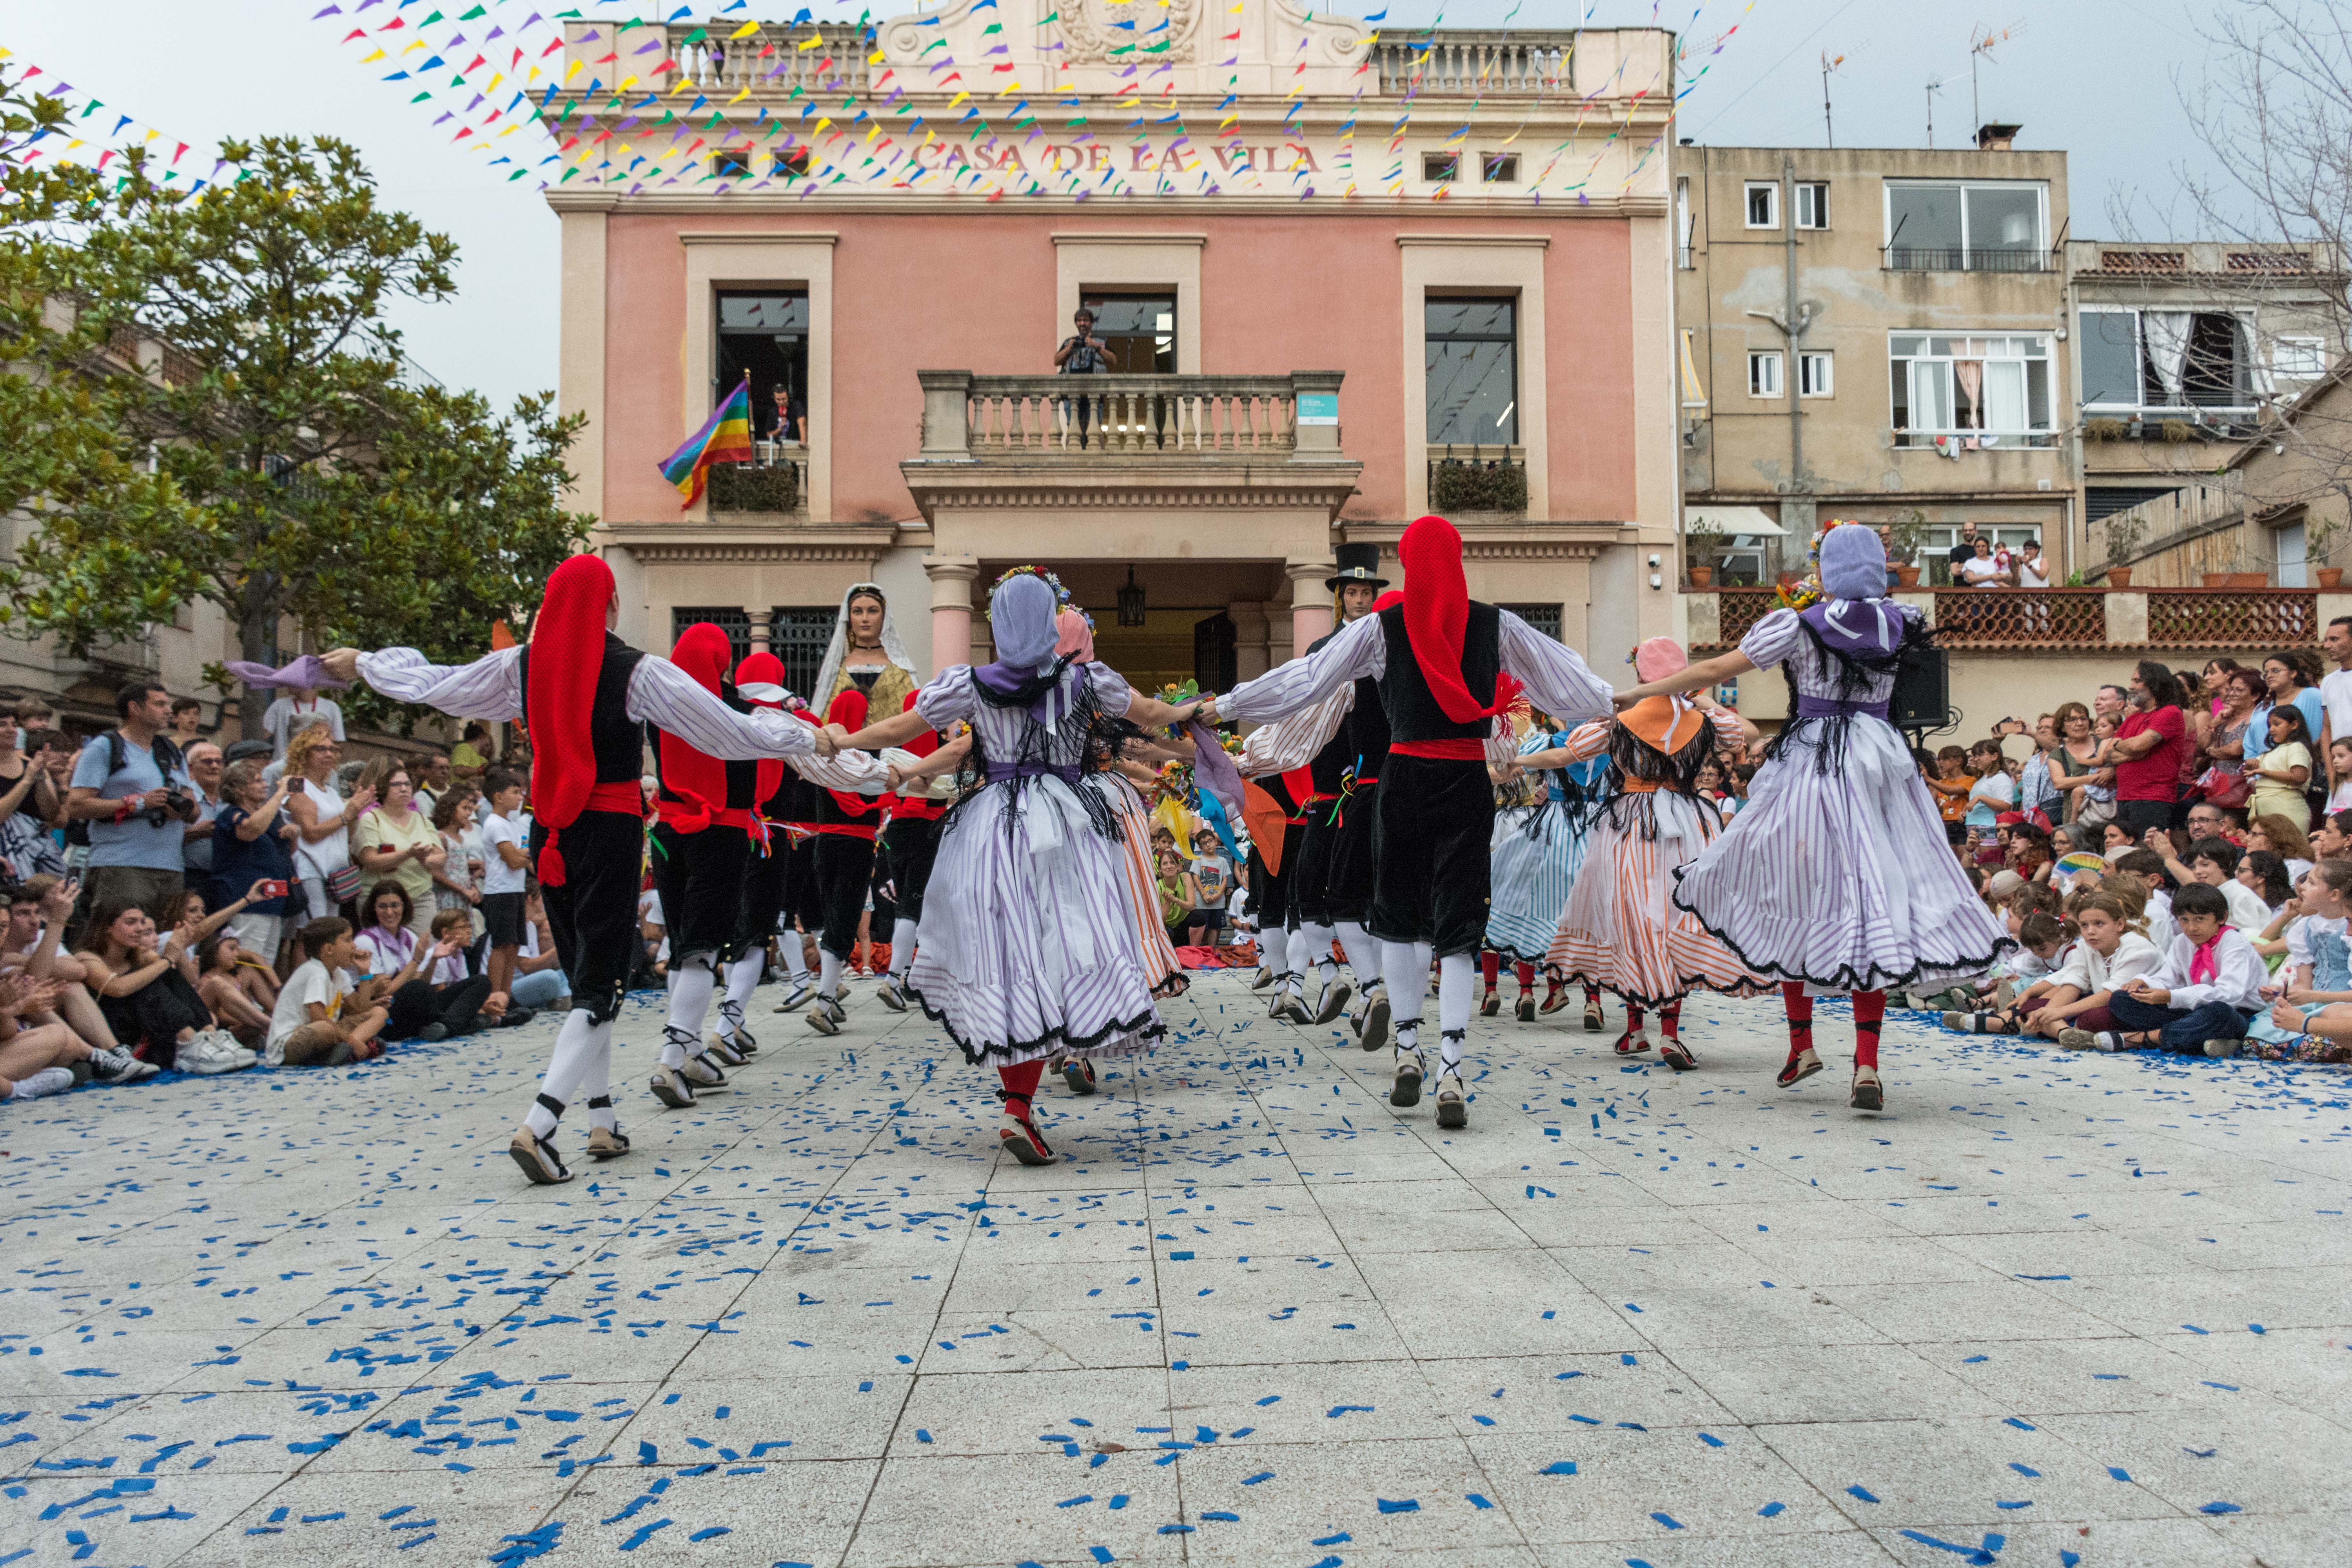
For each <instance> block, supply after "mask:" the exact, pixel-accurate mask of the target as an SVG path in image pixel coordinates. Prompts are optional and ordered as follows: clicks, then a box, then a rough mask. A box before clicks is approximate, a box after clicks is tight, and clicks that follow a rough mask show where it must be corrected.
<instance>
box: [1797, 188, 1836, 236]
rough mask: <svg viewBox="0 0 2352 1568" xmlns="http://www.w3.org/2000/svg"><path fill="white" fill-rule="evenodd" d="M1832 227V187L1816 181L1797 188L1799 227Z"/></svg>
mask: <svg viewBox="0 0 2352 1568" xmlns="http://www.w3.org/2000/svg"><path fill="white" fill-rule="evenodd" d="M1797 226H1798V227H1799V228H1827V227H1829V226H1830V187H1829V185H1828V184H1827V182H1825V181H1818V180H1817V181H1814V182H1813V183H1811V184H1802V185H1799V186H1798V187H1797Z"/></svg>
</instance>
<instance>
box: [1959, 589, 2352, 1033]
mask: <svg viewBox="0 0 2352 1568" xmlns="http://www.w3.org/2000/svg"><path fill="white" fill-rule="evenodd" d="M1919 761H1920V767H1921V771H1922V773H1923V774H1924V775H1925V776H1926V778H1927V786H1928V788H1929V789H1930V790H1931V791H1932V792H1934V794H1935V796H1936V798H1937V801H1938V803H1939V805H1940V807H1941V810H1942V814H1943V817H1944V822H1945V827H1946V832H1947V833H1948V836H1949V837H1950V840H1951V843H1952V846H1953V849H1954V852H1955V853H1956V854H1958V855H1959V856H1960V857H1961V858H1962V860H1963V862H1964V863H1965V864H1966V865H1967V866H1968V867H1969V869H1970V872H1971V874H1972V875H1973V876H1974V877H1975V878H1976V879H1977V881H1978V884H1979V888H1980V889H1982V891H1983V894H1984V896H1985V898H1986V900H1988V902H1990V903H1991V904H1992V905H1993V906H1994V907H1995V908H1996V909H1997V910H2000V912H2002V913H2003V914H2004V915H2005V916H2006V917H2007V919H2008V921H2009V924H2010V931H2011V935H2013V936H2015V937H2017V938H2018V939H2019V942H2020V943H2021V950H2020V952H2018V953H2017V954H2016V955H2015V956H2014V957H2013V958H2012V959H2011V961H2009V962H2008V963H2006V964H2004V966H2003V967H2002V969H2001V970H2000V972H1998V973H1996V974H1995V975H1994V976H1992V977H1991V978H1990V980H1989V981H1988V983H1987V985H1986V987H1985V988H1984V989H1983V990H1982V991H1980V992H1979V993H1977V994H1973V995H1968V994H1963V995H1957V996H1954V997H1952V998H1950V1000H1951V1001H1952V1002H1953V1004H1954V1009H1953V1011H1951V1012H1949V1013H1948V1014H1947V1016H1946V1021H1947V1022H1948V1023H1949V1024H1952V1025H1953V1026H1956V1027H1962V1028H1969V1029H1983V1028H1990V1029H1993V1030H1994V1031H1996V1032H2007V1033H2034V1032H2039V1033H2042V1034H2044V1035H2047V1036H2049V1037H2053V1038H2057V1039H2060V1040H2061V1041H2063V1043H2064V1044H2066V1045H2068V1046H2072V1047H2078V1048H2098V1049H2108V1050H2113V1049H2120V1048H2132V1047H2150V1046H2157V1047H2169V1048H2174V1049H2180V1050H2189V1051H2201V1052H2204V1053H2206V1054H2208V1055H2211V1056H2231V1055H2236V1054H2239V1053H2240V1052H2241V1051H2242V1050H2243V1051H2249V1052H2252V1053H2254V1054H2257V1055H2264V1056H2273V1057H2283V1058H2291V1059H2297V1060H2318V1061H2346V1060H2352V968H2347V959H2346V939H2345V931H2344V921H2343V913H2344V910H2343V896H2344V894H2345V893H2347V891H2352V617H2347V618H2339V619H2337V620H2336V621H2334V622H2332V623H2330V624H2329V626H2327V627H2326V630H2325V632H2324V634H2323V636H2322V637H2321V641H2320V646H2319V647H2317V648H2316V649H2314V648H2309V647H2291V648H2281V649H2279V650H2277V651H2275V652H2273V653H2271V654H2268V655H2266V656H2265V657H2263V658H2261V659H2260V660H2258V661H2256V662H2254V663H2252V664H2249V665H2241V664H2240V663H2239V662H2238V661H2236V660H2235V659H2231V658H2213V659H2210V660H2208V661H2207V662H2206V663H2205V664H2204V665H2203V666H2202V667H2201V668H2198V669H2195V670H2186V669H2182V670H2176V669H2172V668H2168V667H2167V666H2165V665H2164V664H2162V663H2160V662H2158V661H2156V660H2153V659H2148V660H2143V661H2141V662H2140V663H2139V664H2138V665H2137V667H2135V668H2133V670H2132V671H2131V673H2130V676H2129V678H2128V679H2126V681H2125V682H2124V683H2122V684H2119V685H2105V686H2101V687H2100V688H2098V689H2097V690H2096V691H2095V692H2094V693H2092V694H2091V700H2090V702H2089V704H2088V705H2087V706H2085V705H2084V704H2083V703H2081V702H2063V703H2061V704H2059V706H2058V707H2057V708H2055V709H2054V710H2052V711H2050V712H2047V713H2043V714H2040V715H2038V716H2037V717H2036V719H2035V720H2034V721H2033V722H2032V725H2031V727H2029V726H2028V725H2027V724H2026V723H2025V722H2024V721H2021V720H2019V719H2005V720H2003V721H2000V723H1999V724H1997V725H1995V726H1994V727H1993V732H1992V733H1991V734H1990V735H1988V736H1986V737H1984V738H1982V739H1980V740H1978V741H1976V742H1972V743H1969V744H1966V745H1960V744H1954V745H1947V746H1944V747H1942V748H1940V749H1939V750H1938V751H1937V752H1935V753H1934V754H1933V755H1928V754H1926V753H1924V752H1923V753H1922V754H1921V756H1920V759H1919ZM2100 898H2104V899H2105V900H2108V901H2109V902H2110V903H2112V904H2114V905H2116V906H2117V907H2116V908H2108V907H2107V906H2106V905H2105V904H2099V903H2096V902H2095V900H2097V899H2100ZM2086 912H2088V913H2089V914H2090V917H2091V918H2090V919H2089V920H2088V921H2085V919H2084V915H2085V913H2086ZM2110 928H2113V929H2110ZM2143 945H2144V947H2145V951H2142V947H2143ZM2118 955H2120V956H2118ZM2062 976H2063V978H2062ZM2094 981H2096V982H2097V984H2092V983H2093V982H2094ZM2053 998H2055V1000H2053Z"/></svg>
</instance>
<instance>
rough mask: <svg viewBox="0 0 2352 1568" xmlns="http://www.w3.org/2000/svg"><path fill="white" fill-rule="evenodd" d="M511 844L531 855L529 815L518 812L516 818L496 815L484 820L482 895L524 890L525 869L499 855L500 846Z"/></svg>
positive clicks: (491, 814)
mask: <svg viewBox="0 0 2352 1568" xmlns="http://www.w3.org/2000/svg"><path fill="white" fill-rule="evenodd" d="M501 844H511V845H513V846H514V847H516V848H517V849H520V850H521V851H522V852H523V853H524V854H526V855H528V854H529V853H530V813H529V812H527V811H518V812H516V813H515V814H514V816H510V817H509V816H499V814H498V813H497V812H495V811H494V812H492V813H490V815H489V816H486V817H484V818H483V819H482V893H483V896H484V897H486V898H487V897H488V895H490V894H492V893H520V892H521V891H522V885H523V878H524V874H525V873H524V869H523V868H520V867H517V866H509V865H508V864H507V860H506V857H505V856H503V855H501V854H499V845H501Z"/></svg>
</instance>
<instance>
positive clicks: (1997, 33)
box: [1929, 22, 2025, 146]
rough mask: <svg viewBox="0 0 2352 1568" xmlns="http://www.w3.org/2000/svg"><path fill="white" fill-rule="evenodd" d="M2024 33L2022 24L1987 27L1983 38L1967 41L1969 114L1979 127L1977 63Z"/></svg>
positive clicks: (1982, 118)
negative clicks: (1999, 45) (1998, 46)
mask: <svg viewBox="0 0 2352 1568" xmlns="http://www.w3.org/2000/svg"><path fill="white" fill-rule="evenodd" d="M2024 31H2025V24H2024V23H2023V22H2012V23H2011V24H2010V25H2009V26H2006V27H2002V28H2000V29H1998V30H1996V29H1994V28H1992V27H1987V28H1985V30H1984V35H1983V37H1971V38H1970V39H1969V114H1970V115H1971V116H1973V117H1974V119H1975V122H1976V123H1977V124H1979V125H1982V124H1983V123H1984V110H1982V109H1981V108H1980V107H1979V102H1978V95H1977V62H1978V61H1979V60H1981V59H1989V58H1991V55H1992V51H1993V47H1994V46H1995V45H1997V44H2005V43H2007V42H2009V40H2010V39H2011V38H2014V37H2017V36H2018V35H2019V34H2021V33H2022V32H2024ZM1929 145H1931V146H1932V145H1934V143H1933V142H1930V143H1929Z"/></svg>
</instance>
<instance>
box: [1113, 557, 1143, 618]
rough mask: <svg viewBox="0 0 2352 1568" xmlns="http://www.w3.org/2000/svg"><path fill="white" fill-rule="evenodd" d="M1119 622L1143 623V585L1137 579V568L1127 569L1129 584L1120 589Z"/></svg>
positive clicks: (1130, 567)
mask: <svg viewBox="0 0 2352 1568" xmlns="http://www.w3.org/2000/svg"><path fill="white" fill-rule="evenodd" d="M1118 624H1119V625H1120V626H1141V625H1143V585H1142V584H1139V583H1138V582H1137V581H1136V580H1135V568H1134V567H1133V566H1132V565H1130V566H1129V567H1128V569H1127V586H1126V587H1124V588H1121V589H1120V590H1119V591H1118Z"/></svg>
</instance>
